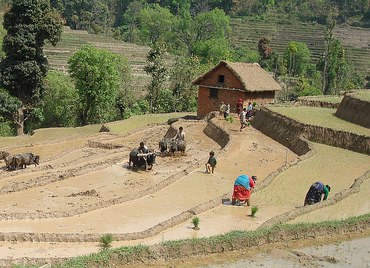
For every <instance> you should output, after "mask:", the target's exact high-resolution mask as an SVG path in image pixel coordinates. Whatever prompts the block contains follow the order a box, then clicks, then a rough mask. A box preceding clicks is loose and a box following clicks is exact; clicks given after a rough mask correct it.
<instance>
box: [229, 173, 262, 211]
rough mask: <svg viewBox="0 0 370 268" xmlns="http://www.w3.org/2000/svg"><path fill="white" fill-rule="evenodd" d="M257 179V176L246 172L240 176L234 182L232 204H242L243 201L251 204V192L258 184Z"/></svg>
mask: <svg viewBox="0 0 370 268" xmlns="http://www.w3.org/2000/svg"><path fill="white" fill-rule="evenodd" d="M256 180H257V177H256V176H252V177H249V176H247V175H244V174H243V175H240V176H238V177H237V178H236V180H235V183H234V192H233V197H232V201H231V204H232V205H236V204H238V205H240V203H241V202H242V203H243V202H244V203H247V205H248V206H250V198H251V193H252V189H253V188H254V186H255V184H256Z"/></svg>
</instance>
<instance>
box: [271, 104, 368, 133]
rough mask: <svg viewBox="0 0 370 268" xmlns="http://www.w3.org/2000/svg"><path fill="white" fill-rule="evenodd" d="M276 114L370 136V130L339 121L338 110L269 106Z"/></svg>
mask: <svg viewBox="0 0 370 268" xmlns="http://www.w3.org/2000/svg"><path fill="white" fill-rule="evenodd" d="M269 109H271V110H272V111H274V112H277V113H279V114H282V115H285V116H287V117H290V118H292V119H295V120H297V121H299V122H301V123H305V124H310V125H316V126H321V127H326V128H332V129H334V130H342V131H346V132H352V133H356V134H359V135H365V136H370V129H368V128H365V127H362V126H360V125H356V124H353V123H350V122H347V121H345V120H342V119H339V118H338V117H336V116H335V115H334V113H335V111H336V109H326V108H318V107H306V106H298V107H283V106H276V107H274V106H269Z"/></svg>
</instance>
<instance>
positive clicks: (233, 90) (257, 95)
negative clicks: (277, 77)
mask: <svg viewBox="0 0 370 268" xmlns="http://www.w3.org/2000/svg"><path fill="white" fill-rule="evenodd" d="M219 75H224V83H223V85H220V84H218V77H219ZM212 87H214V88H219V89H218V97H217V98H213V97H210V90H211V88H212ZM241 88H242V84H241V83H240V81H239V80H238V78H237V77H236V76H235V75H234V74H233V73H232V72H231V71H230V70H229V69H228V68H226V67H225V66H220V67H219V68H217V69H215V70H214V71H213V72H212V73H211V74H209V75H207V76H206V77H205V79H204V80H203V81H202V82H201V85H200V86H199V89H198V111H197V116H198V118H203V117H205V116H206V115H207V114H208V113H210V112H211V111H218V110H219V109H220V106H221V102H222V101H223V102H224V103H229V104H230V112H231V113H233V112H235V111H236V103H237V101H238V99H239V98H241V99H243V100H244V106H245V107H246V105H247V103H248V102H249V101H251V102H252V103H253V102H254V101H256V102H257V103H258V104H266V103H271V102H273V101H274V98H275V92H274V91H263V92H247V91H245V90H241Z"/></svg>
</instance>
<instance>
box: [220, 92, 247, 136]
mask: <svg viewBox="0 0 370 268" xmlns="http://www.w3.org/2000/svg"><path fill="white" fill-rule="evenodd" d="M243 106H244V101H243V99H242V98H239V99H238V102H237V103H236V113H237V114H238V117H239V120H240V131H242V129H243V128H245V127H246V126H248V122H249V121H250V120H251V118H252V117H253V104H252V103H251V102H248V106H247V107H243ZM229 114H230V104H229V103H224V102H223V101H222V102H221V106H220V115H223V116H224V118H225V119H226V118H227V117H228V116H229Z"/></svg>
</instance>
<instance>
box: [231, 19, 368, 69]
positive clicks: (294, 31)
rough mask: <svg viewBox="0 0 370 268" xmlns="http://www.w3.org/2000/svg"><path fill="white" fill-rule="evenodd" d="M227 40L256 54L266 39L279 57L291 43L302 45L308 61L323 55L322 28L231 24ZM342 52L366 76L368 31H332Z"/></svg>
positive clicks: (238, 21) (345, 28) (240, 21)
mask: <svg viewBox="0 0 370 268" xmlns="http://www.w3.org/2000/svg"><path fill="white" fill-rule="evenodd" d="M231 28H232V34H231V40H232V43H233V44H235V45H236V46H237V47H243V46H248V47H250V48H253V49H255V50H257V45H258V41H259V40H260V39H261V38H262V37H267V38H268V39H270V41H271V42H270V46H271V47H272V48H273V49H274V50H275V51H277V52H278V53H279V54H280V55H284V51H285V49H286V47H287V45H288V44H289V42H291V41H295V42H304V43H306V44H307V47H308V48H309V49H310V51H311V53H312V59H313V60H314V61H316V60H317V59H319V58H320V57H321V56H322V54H323V51H324V34H325V27H324V26H322V25H318V24H315V25H307V24H276V23H267V22H256V21H246V20H243V19H232V20H231ZM334 36H335V37H336V38H338V39H339V40H340V41H341V42H342V44H343V46H344V47H345V49H346V53H347V56H348V59H349V60H350V61H351V62H352V63H353V64H354V66H355V68H357V69H358V70H361V71H364V72H365V73H367V74H369V73H370V31H369V30H368V29H362V28H355V27H350V26H342V25H338V26H337V27H336V28H335V29H334Z"/></svg>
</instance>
